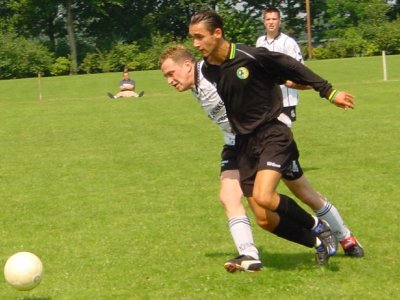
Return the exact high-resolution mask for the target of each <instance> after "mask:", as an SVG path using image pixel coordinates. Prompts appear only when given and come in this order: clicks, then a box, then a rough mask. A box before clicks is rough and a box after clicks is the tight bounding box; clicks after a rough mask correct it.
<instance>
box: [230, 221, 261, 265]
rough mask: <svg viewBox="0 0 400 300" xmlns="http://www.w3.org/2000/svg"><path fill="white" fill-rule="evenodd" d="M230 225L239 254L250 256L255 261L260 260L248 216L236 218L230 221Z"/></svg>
mask: <svg viewBox="0 0 400 300" xmlns="http://www.w3.org/2000/svg"><path fill="white" fill-rule="evenodd" d="M228 225H229V230H230V232H231V235H232V238H233V241H234V243H235V245H236V249H237V251H238V252H239V254H240V255H250V256H251V257H253V258H254V259H259V256H258V250H257V248H256V246H255V245H254V241H253V232H252V230H251V225H250V220H249V218H248V217H247V216H238V217H234V218H232V219H229V221H228Z"/></svg>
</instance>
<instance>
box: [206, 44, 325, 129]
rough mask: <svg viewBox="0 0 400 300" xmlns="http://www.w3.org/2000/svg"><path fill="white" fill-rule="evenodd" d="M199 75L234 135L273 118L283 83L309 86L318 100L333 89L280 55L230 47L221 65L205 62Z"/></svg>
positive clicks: (239, 45)
mask: <svg viewBox="0 0 400 300" xmlns="http://www.w3.org/2000/svg"><path fill="white" fill-rule="evenodd" d="M201 71H202V73H203V75H204V76H205V78H206V79H207V80H209V81H210V82H212V83H213V84H214V85H215V86H216V87H217V91H218V94H219V95H220V97H221V98H222V100H223V101H224V103H225V107H226V111H227V115H228V118H229V121H230V123H231V125H232V128H233V130H234V131H235V133H237V134H241V135H243V134H249V133H251V132H253V131H255V130H256V129H257V128H259V127H263V126H265V125H267V124H268V123H269V122H271V121H272V120H274V119H276V118H277V117H278V116H279V114H280V113H281V111H282V106H283V105H282V92H281V89H280V87H279V84H283V83H285V81H286V80H291V81H293V82H296V83H299V84H303V85H309V86H311V87H312V88H313V89H314V90H316V91H318V92H319V94H320V96H321V97H326V98H327V97H328V96H329V94H330V93H331V91H332V86H331V85H330V84H329V83H328V82H327V81H326V80H325V79H323V78H321V77H320V76H318V75H317V74H315V73H313V72H312V71H311V70H310V69H309V68H307V67H306V66H304V65H303V64H301V63H300V62H298V61H297V60H295V59H294V58H292V57H290V56H288V55H285V54H283V53H278V52H272V51H268V50H267V49H266V48H264V47H260V48H254V47H249V46H246V45H242V44H234V43H231V44H230V49H229V52H228V56H227V58H226V59H225V60H224V62H223V63H222V64H221V65H218V66H217V65H211V64H208V63H207V61H206V62H205V63H204V65H203V67H202V70H201Z"/></svg>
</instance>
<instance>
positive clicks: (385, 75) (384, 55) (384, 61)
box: [382, 51, 387, 81]
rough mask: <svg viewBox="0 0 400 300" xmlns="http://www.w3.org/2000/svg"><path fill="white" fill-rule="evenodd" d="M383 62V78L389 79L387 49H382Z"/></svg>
mask: <svg viewBox="0 0 400 300" xmlns="http://www.w3.org/2000/svg"><path fill="white" fill-rule="evenodd" d="M382 62H383V80H385V81H386V80H387V69H386V51H382Z"/></svg>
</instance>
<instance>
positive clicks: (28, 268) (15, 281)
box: [4, 252, 43, 291]
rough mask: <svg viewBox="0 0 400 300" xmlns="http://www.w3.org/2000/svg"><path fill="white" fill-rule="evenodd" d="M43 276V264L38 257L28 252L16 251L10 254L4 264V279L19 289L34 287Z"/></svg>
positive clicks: (25, 289) (26, 289)
mask: <svg viewBox="0 0 400 300" xmlns="http://www.w3.org/2000/svg"><path fill="white" fill-rule="evenodd" d="M42 276H43V265H42V262H41V261H40V259H39V257H37V256H36V255H35V254H33V253H30V252H18V253H15V254H14V255H12V256H10V257H9V258H8V260H7V262H6V264H5V266H4V277H5V279H6V281H7V282H8V283H9V284H10V285H11V286H13V287H14V288H16V289H17V290H20V291H28V290H31V289H33V288H34V287H36V286H37V285H38V284H39V283H40V281H41V280H42Z"/></svg>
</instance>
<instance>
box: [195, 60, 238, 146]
mask: <svg viewBox="0 0 400 300" xmlns="http://www.w3.org/2000/svg"><path fill="white" fill-rule="evenodd" d="M203 63H204V61H200V62H198V63H197V64H196V87H195V89H193V90H192V92H193V95H194V96H195V97H196V98H197V101H198V102H199V104H200V105H201V107H202V108H203V110H204V111H205V113H206V114H207V116H208V117H209V118H210V119H211V120H212V121H213V122H214V123H215V124H216V125H218V127H219V128H220V129H221V130H222V131H223V132H224V141H225V144H227V145H234V144H235V135H234V134H233V132H232V128H231V125H230V124H229V121H228V116H227V114H226V109H225V105H224V102H223V101H222V99H221V98H220V97H219V95H218V93H217V89H216V87H215V86H214V85H213V84H212V83H211V82H209V81H208V80H207V79H205V78H204V76H203V74H202V73H201V71H200V70H201V67H202V65H203Z"/></svg>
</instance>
